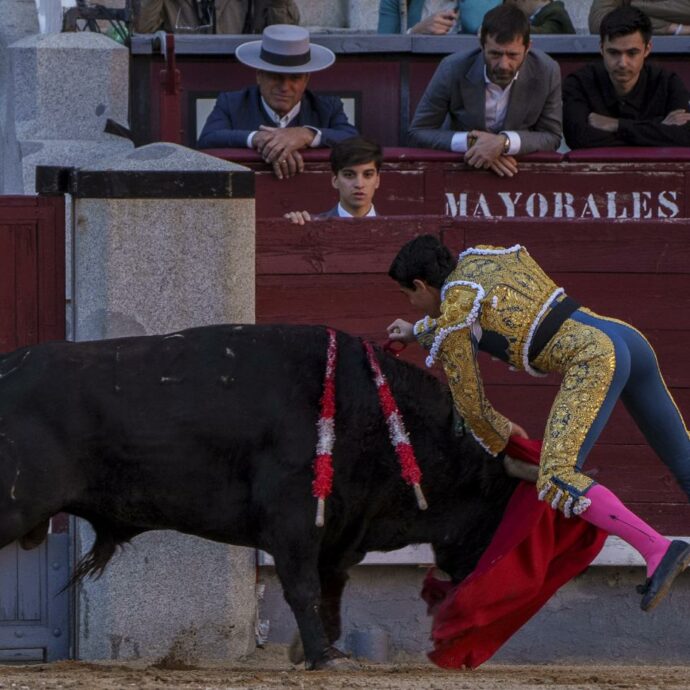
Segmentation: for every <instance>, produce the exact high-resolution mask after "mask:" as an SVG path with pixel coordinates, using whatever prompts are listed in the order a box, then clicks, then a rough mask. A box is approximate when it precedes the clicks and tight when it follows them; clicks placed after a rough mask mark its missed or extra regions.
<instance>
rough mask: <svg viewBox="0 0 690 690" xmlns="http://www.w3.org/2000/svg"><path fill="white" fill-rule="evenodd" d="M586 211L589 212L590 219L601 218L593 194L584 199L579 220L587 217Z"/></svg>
mask: <svg viewBox="0 0 690 690" xmlns="http://www.w3.org/2000/svg"><path fill="white" fill-rule="evenodd" d="M587 211H589V213H590V215H591V216H592V218H601V213H599V209H598V208H597V202H596V201H595V200H594V194H588V195H587V199H585V207H584V208H583V209H582V213H581V214H580V218H586V217H587Z"/></svg>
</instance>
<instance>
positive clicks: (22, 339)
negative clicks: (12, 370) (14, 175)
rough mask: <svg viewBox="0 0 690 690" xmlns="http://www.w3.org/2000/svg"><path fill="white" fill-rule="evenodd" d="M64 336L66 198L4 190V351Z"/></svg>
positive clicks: (0, 328)
mask: <svg viewBox="0 0 690 690" xmlns="http://www.w3.org/2000/svg"><path fill="white" fill-rule="evenodd" d="M64 337H65V202H64V199H63V197H61V196H60V197H35V196H0V352H8V351H10V350H14V349H16V348H18V347H21V346H23V345H33V344H35V343H38V342H41V341H44V340H58V339H61V338H64Z"/></svg>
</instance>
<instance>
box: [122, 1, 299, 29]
mask: <svg viewBox="0 0 690 690" xmlns="http://www.w3.org/2000/svg"><path fill="white" fill-rule="evenodd" d="M270 24H299V9H298V8H297V5H296V4H295V0H141V4H140V8H139V10H138V11H135V14H134V31H136V32H137V33H142V34H150V33H153V32H155V31H159V30H161V29H162V30H163V31H166V32H168V33H198V34H243V33H261V32H262V31H263V30H264V28H266V27H267V26H269V25H270Z"/></svg>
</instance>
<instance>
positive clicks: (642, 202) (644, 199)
mask: <svg viewBox="0 0 690 690" xmlns="http://www.w3.org/2000/svg"><path fill="white" fill-rule="evenodd" d="M651 198H652V193H651V192H633V193H632V199H633V218H651V217H652V209H651V208H649V200H650V199H651Z"/></svg>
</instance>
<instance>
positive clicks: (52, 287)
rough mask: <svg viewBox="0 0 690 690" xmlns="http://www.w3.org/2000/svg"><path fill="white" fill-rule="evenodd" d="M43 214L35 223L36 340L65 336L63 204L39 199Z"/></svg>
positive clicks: (57, 200)
mask: <svg viewBox="0 0 690 690" xmlns="http://www.w3.org/2000/svg"><path fill="white" fill-rule="evenodd" d="M39 204H40V206H41V208H42V210H43V211H44V212H45V215H44V216H43V217H41V218H40V220H39V222H38V257H37V265H38V300H39V305H38V328H39V334H38V335H39V340H41V341H43V340H61V339H63V338H64V337H65V203H64V198H63V197H42V198H40V199H39Z"/></svg>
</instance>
